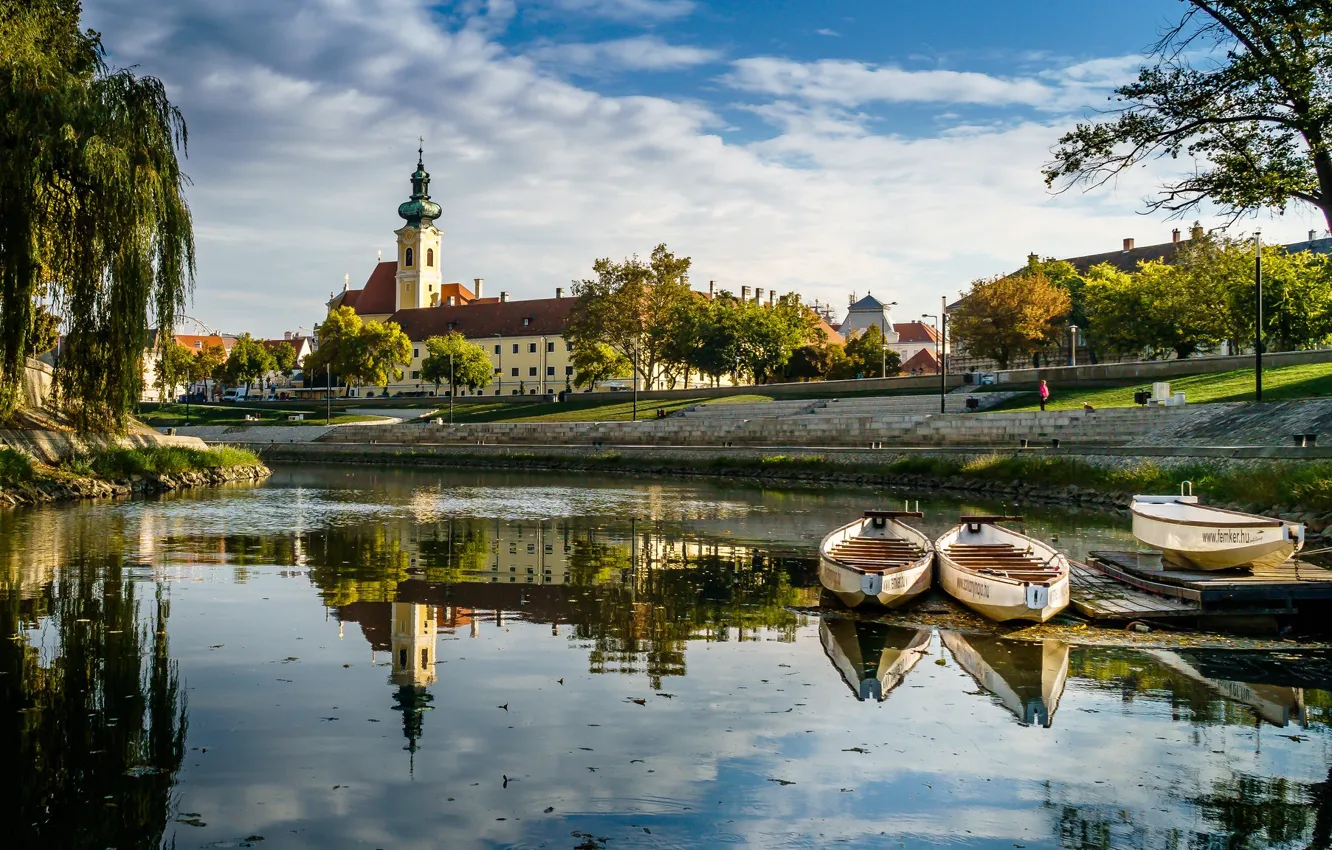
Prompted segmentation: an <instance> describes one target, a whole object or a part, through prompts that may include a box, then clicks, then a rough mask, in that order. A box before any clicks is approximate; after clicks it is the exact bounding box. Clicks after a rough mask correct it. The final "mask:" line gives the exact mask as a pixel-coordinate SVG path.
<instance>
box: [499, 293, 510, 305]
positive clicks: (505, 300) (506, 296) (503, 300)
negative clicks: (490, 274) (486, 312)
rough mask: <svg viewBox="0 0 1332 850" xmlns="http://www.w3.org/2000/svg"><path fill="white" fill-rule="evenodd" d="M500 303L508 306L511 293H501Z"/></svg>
mask: <svg viewBox="0 0 1332 850" xmlns="http://www.w3.org/2000/svg"><path fill="white" fill-rule="evenodd" d="M500 303H501V304H508V303H509V293H507V292H501V293H500Z"/></svg>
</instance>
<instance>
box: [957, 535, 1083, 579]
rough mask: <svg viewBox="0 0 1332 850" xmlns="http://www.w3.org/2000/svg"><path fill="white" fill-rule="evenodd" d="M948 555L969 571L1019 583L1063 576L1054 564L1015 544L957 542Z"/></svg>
mask: <svg viewBox="0 0 1332 850" xmlns="http://www.w3.org/2000/svg"><path fill="white" fill-rule="evenodd" d="M945 553H946V554H947V555H948V557H949V558H951V559H952V560H953V561H956V562H957V563H958V564H959V565H960V566H963V567H966V568H967V569H970V570H974V571H975V572H978V573H986V574H989V575H996V576H1004V577H1006V578H1011V579H1017V580H1018V581H1044V580H1046V579H1050V578H1055V577H1057V576H1059V574H1060V573H1061V569H1060V568H1059V566H1058V565H1056V564H1055V563H1054V562H1049V563H1047V562H1043V561H1041V560H1040V559H1039V558H1037V557H1036V556H1035V555H1034V554H1033V553H1032V550H1031V549H1029V548H1028V549H1018V548H1017V547H1016V546H1014V545H1012V544H1011V543H978V544H970V543H954V544H953V545H951V546H949V547H948V548H947V549H946V550H945Z"/></svg>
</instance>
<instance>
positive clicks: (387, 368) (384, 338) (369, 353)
mask: <svg viewBox="0 0 1332 850" xmlns="http://www.w3.org/2000/svg"><path fill="white" fill-rule="evenodd" d="M356 349H357V351H358V353H359V355H360V356H359V358H358V360H357V364H356V371H355V375H356V380H357V381H358V382H360V383H363V384H370V385H379V384H382V385H383V387H384V394H385V395H388V385H389V382H390V381H400V380H402V367H404V366H406V365H408V364H409V363H411V362H412V341H411V340H410V339H408V338H407V334H405V333H403V332H402V328H401V327H399V326H398V323H397V322H376V321H369V322H366V323H365V324H364V325H362V326H361V332H360V333H359V334H358V335H357V344H356Z"/></svg>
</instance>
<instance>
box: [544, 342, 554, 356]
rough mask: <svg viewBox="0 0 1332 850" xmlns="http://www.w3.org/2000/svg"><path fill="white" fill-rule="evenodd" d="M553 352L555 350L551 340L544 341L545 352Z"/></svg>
mask: <svg viewBox="0 0 1332 850" xmlns="http://www.w3.org/2000/svg"><path fill="white" fill-rule="evenodd" d="M554 352H555V343H553V342H548V343H546V353H547V354H553V353H554Z"/></svg>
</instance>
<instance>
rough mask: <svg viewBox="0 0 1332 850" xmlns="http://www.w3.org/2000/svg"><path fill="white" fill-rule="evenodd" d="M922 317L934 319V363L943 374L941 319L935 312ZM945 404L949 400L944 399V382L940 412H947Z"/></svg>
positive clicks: (940, 391)
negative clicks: (940, 339) (940, 346)
mask: <svg viewBox="0 0 1332 850" xmlns="http://www.w3.org/2000/svg"><path fill="white" fill-rule="evenodd" d="M920 317H921V318H922V319H933V320H934V365H935V368H937V369H938V370H939V374H943V352H942V351H941V350H940V348H939V345H940V342H939V321H940V319H939V317H938V316H936V315H934V314H933V313H921V314H920ZM945 404H947V402H946V401H945V399H944V388H943V384H940V385H939V412H940V413H945V412H946V411H945V410H944V405H945Z"/></svg>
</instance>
